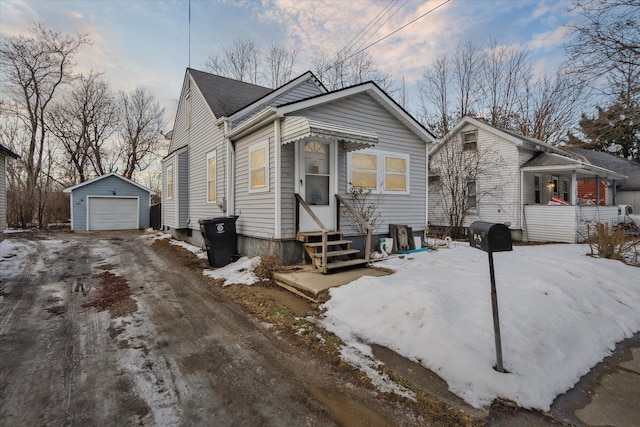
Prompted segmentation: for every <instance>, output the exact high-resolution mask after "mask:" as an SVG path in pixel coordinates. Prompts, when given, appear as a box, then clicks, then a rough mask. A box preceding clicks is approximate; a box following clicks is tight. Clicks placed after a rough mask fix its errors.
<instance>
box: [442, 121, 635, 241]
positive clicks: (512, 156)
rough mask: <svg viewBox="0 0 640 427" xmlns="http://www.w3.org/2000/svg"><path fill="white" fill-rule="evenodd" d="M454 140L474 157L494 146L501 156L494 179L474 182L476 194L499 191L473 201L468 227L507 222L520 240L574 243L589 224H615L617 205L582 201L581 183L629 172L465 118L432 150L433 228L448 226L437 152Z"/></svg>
mask: <svg viewBox="0 0 640 427" xmlns="http://www.w3.org/2000/svg"><path fill="white" fill-rule="evenodd" d="M453 141H458V142H460V141H462V142H463V143H464V146H465V149H466V150H467V151H468V153H469V155H473V154H474V153H481V152H483V151H486V150H490V152H492V153H496V155H495V156H494V157H496V158H497V159H499V160H498V161H497V163H496V164H495V165H494V167H493V168H492V171H491V173H490V174H488V175H490V177H483V176H480V177H478V179H477V180H476V181H474V182H473V183H469V186H470V187H469V188H473V189H474V190H473V192H474V193H477V194H481V193H483V191H482V190H483V189H486V188H487V187H490V188H492V189H494V190H493V191H492V192H487V194H485V195H484V197H483V198H482V199H481V200H480V199H478V200H477V203H475V201H474V204H475V207H474V208H473V209H472V210H471V211H470V213H469V215H468V216H467V217H466V219H465V223H464V226H465V227H468V226H469V225H470V224H471V223H472V222H474V221H477V220H483V221H488V222H494V223H502V224H505V225H506V226H508V227H509V229H510V230H511V233H512V236H513V238H514V239H515V240H522V241H540V242H573V243H575V242H576V241H580V240H582V239H583V238H584V237H585V236H586V232H587V231H586V227H587V224H588V223H589V222H593V221H597V220H601V221H608V222H611V223H612V224H613V223H614V222H615V219H616V218H617V209H616V208H615V207H613V206H583V205H580V203H579V200H578V191H577V189H578V185H577V183H578V180H581V179H585V178H593V179H596V178H597V179H599V180H614V179H621V178H625V175H623V174H620V173H617V172H614V171H611V170H608V169H606V168H603V167H599V166H596V165H593V164H590V163H588V162H587V161H585V160H584V159H582V160H581V159H579V158H577V156H575V155H572V154H570V153H568V152H566V151H564V150H562V149H560V148H557V147H554V146H552V145H549V144H546V143H544V142H542V141H539V140H537V139H534V138H528V137H524V136H521V135H518V134H515V133H513V132H510V131H505V130H502V129H498V128H496V127H494V126H491V125H488V124H487V123H485V122H483V121H480V120H477V119H474V118H472V117H468V116H466V117H463V118H462V119H461V120H460V122H458V124H457V125H456V126H455V128H453V129H452V130H451V131H450V132H449V133H447V135H445V136H444V137H443V138H442V139H441V140H439V141H438V142H437V144H435V145H434V146H433V147H432V148H431V150H430V154H429V156H430V165H429V171H430V172H429V173H430V183H429V221H430V224H431V225H433V226H448V225H449V224H448V219H447V216H446V210H445V209H444V208H443V206H445V204H446V200H445V199H444V198H443V197H442V196H441V194H440V192H439V191H438V185H439V183H438V179H439V177H440V175H441V174H443V173H445V170H444V168H446V165H445V164H440V163H439V157H440V156H438V154H437V153H438V151H439V150H442V148H443V147H444V146H445V144H450V143H452V142H453ZM488 161H491V159H488ZM552 199H553V201H552Z"/></svg>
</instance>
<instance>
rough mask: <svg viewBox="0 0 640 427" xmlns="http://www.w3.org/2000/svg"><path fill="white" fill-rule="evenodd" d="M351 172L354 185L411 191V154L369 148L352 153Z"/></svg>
mask: <svg viewBox="0 0 640 427" xmlns="http://www.w3.org/2000/svg"><path fill="white" fill-rule="evenodd" d="M349 171H350V172H349V173H350V177H351V181H350V184H351V186H352V187H363V188H369V189H372V190H379V191H382V192H389V193H391V192H394V193H408V192H409V156H408V155H404V154H395V153H387V152H383V151H375V150H367V151H359V152H355V153H350V157H349Z"/></svg>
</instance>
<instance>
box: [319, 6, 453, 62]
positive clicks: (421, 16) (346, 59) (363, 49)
mask: <svg viewBox="0 0 640 427" xmlns="http://www.w3.org/2000/svg"><path fill="white" fill-rule="evenodd" d="M450 1H451V0H445V1H444V2H442V3H440V4H439V5H438V6H436V7H434V8H433V9H429V10H428V11H426V12H425V13H423V14H422V15H420V16H418V17H417V18H415V19H414V20H412V21H409V22H407V23H406V24H404V25H403V26H401V27H400V28H398V29H397V30H394V31H392V32H390V33H389V34H387V35H386V36H384V37H382V38H380V39H378V40H376V41H375V42H373V43H371V44H369V45H367V46H365V47H363V48H362V49H360V50H359V51H357V52H356V53H354V54H352V55H349V56H348V57H346V58H344V59H343V60H341V61H339V62H336V63H335V64H333V65H331V66H330V67H327V68H326V69H325V70H324V72H326V71H329V70H330V69H332V68H335V67H337V66H338V65H340V64H342V63H344V62H346V61H348V60H349V59H351V58H353V57H354V56H356V55H357V54H359V53H361V52H364V51H365V50H367V49H369V48H370V47H372V46H375V45H376V44H378V43H380V42H381V41H383V40H385V39H387V38H389V37H391V36H392V35H394V34H395V33H397V32H398V31H401V30H403V29H405V28H406V27H408V26H409V25H411V24H413V23H414V22H416V21H418V20H420V19H422V18H424V17H425V16H427V15H428V14H430V13H431V12H433V11H435V10H437V9H439V8H441V7H442V6H444V5H445V4H447V3H449V2H450Z"/></svg>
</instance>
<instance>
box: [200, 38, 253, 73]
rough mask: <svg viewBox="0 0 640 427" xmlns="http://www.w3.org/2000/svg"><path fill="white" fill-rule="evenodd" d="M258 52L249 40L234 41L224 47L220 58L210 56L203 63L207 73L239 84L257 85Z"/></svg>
mask: <svg viewBox="0 0 640 427" xmlns="http://www.w3.org/2000/svg"><path fill="white" fill-rule="evenodd" d="M259 62H260V51H259V49H258V47H257V46H256V43H255V41H253V40H251V39H244V40H241V39H238V40H234V41H233V43H232V44H231V45H229V46H226V47H224V54H223V55H222V56H221V57H218V56H210V57H209V59H207V62H206V63H205V67H206V69H207V70H208V71H210V72H212V73H214V74H218V75H221V76H224V77H229V78H231V79H235V80H239V81H241V82H248V83H253V84H258V79H259V77H260V73H259V72H258V66H259Z"/></svg>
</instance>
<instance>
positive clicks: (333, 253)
mask: <svg viewBox="0 0 640 427" xmlns="http://www.w3.org/2000/svg"><path fill="white" fill-rule="evenodd" d="M359 253H360V250H359V249H343V250H340V251H327V258H329V257H334V256H343V255H353V254H359ZM311 256H313V257H316V258H320V257H322V252H318V253H315V254H312V255H311Z"/></svg>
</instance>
